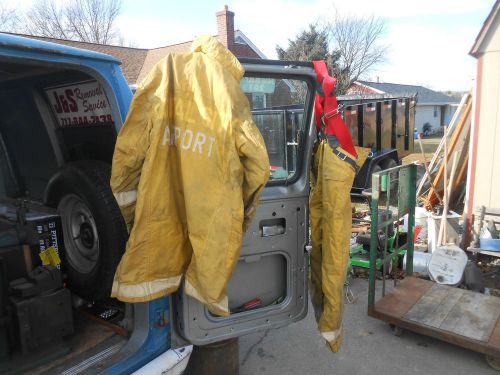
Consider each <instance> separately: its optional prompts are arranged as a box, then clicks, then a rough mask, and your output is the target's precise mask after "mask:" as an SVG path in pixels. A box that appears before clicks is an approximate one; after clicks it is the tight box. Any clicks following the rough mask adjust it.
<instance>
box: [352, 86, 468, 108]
mask: <svg viewBox="0 0 500 375" xmlns="http://www.w3.org/2000/svg"><path fill="white" fill-rule="evenodd" d="M356 83H358V84H361V85H363V86H365V87H368V88H372V89H374V90H375V92H376V93H378V94H392V95H415V94H416V95H417V100H418V104H419V105H425V104H431V105H432V104H434V105H440V104H454V103H458V101H457V100H456V99H455V98H453V97H451V96H448V95H445V94H443V93H440V92H437V91H433V90H431V89H428V88H426V87H423V86H416V85H402V84H399V83H386V82H368V81H356V82H355V84H356Z"/></svg>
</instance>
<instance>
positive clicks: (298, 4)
mask: <svg viewBox="0 0 500 375" xmlns="http://www.w3.org/2000/svg"><path fill="white" fill-rule="evenodd" d="M222 1H223V2H221V1H213V0H204V1H203V0H199V1H187V0H186V1H178V0H176V1H168V0H142V1H137V0H123V12H122V14H121V16H120V18H119V20H118V23H119V25H120V29H121V31H122V33H123V34H124V36H125V39H126V40H128V41H130V42H132V43H134V45H136V46H140V47H159V46H163V45H169V44H173V43H179V42H183V41H187V40H192V39H193V38H194V37H196V36H197V35H202V34H212V35H215V34H216V33H217V26H216V18H215V13H216V12H217V11H219V10H222V9H223V7H224V5H225V4H227V5H228V6H229V10H231V11H233V12H234V13H235V21H234V23H235V28H236V29H239V30H241V31H242V32H243V33H244V34H245V35H246V36H247V37H248V38H249V39H250V40H251V41H252V42H253V43H254V44H255V45H256V46H257V47H258V48H259V49H260V50H261V51H262V52H263V53H264V54H265V55H266V56H267V57H268V58H276V52H275V47H276V45H277V44H278V45H280V46H282V47H286V46H287V45H288V40H289V39H293V38H294V37H295V36H296V35H297V34H298V33H300V31H302V30H304V29H306V28H307V26H308V25H309V24H310V23H314V22H316V21H317V20H318V19H320V18H322V17H325V18H328V14H329V13H330V14H331V13H332V9H333V7H332V6H333V5H334V6H335V8H336V9H337V10H338V11H339V12H341V13H342V14H354V15H367V16H369V15H375V16H376V17H379V18H382V19H384V20H385V22H386V25H387V32H386V34H385V35H384V36H383V42H384V43H386V44H387V45H389V54H388V56H387V62H386V63H385V64H383V65H380V66H378V67H376V68H375V69H373V70H372V71H370V72H369V73H368V74H367V75H366V76H365V77H364V78H365V79H368V80H376V79H377V77H378V78H379V80H380V82H392V83H403V84H415V85H423V86H426V87H429V88H431V89H435V90H453V91H465V90H469V89H470V88H471V87H472V85H473V79H474V77H475V66H476V60H475V59H474V58H472V57H471V56H469V55H468V52H469V50H470V48H471V47H472V44H473V43H474V40H475V38H476V36H477V34H478V33H479V30H480V29H481V26H482V24H483V22H484V20H485V19H486V17H487V15H488V13H489V11H490V10H491V8H492V6H493V4H494V0H418V1H411V2H410V1H404V0H399V1H397V0H379V1H373V0H372V1H370V0H349V1H345V0H344V1H332V0H329V1H326V0H304V1H298V0H293V1H291V0H222Z"/></svg>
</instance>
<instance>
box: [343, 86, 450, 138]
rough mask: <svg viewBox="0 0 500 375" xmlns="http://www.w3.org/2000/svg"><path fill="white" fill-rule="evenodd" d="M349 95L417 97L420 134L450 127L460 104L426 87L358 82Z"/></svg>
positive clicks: (349, 91)
mask: <svg viewBox="0 0 500 375" xmlns="http://www.w3.org/2000/svg"><path fill="white" fill-rule="evenodd" d="M347 93H348V94H358V95H366V94H383V95H395V96H399V95H417V108H416V111H415V129H416V130H417V131H418V132H419V133H423V132H424V131H425V130H427V129H430V130H431V131H436V130H439V129H440V128H441V127H442V126H444V125H448V123H449V122H450V120H451V118H452V116H453V114H454V113H455V110H456V109H457V106H458V104H459V101H458V100H457V99H456V98H453V97H451V96H448V95H444V94H442V93H440V92H437V91H433V90H430V89H428V88H426V87H423V86H414V85H402V84H397V83H385V82H368V81H356V82H354V83H353V84H352V85H351V86H350V87H349V89H348V91H347ZM427 124H428V125H427ZM429 126H430V128H429ZM424 128H425V129H424Z"/></svg>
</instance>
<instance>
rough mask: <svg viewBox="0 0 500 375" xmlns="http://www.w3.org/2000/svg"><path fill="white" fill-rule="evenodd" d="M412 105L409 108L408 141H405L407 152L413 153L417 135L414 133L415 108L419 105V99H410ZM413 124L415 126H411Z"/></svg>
mask: <svg viewBox="0 0 500 375" xmlns="http://www.w3.org/2000/svg"><path fill="white" fill-rule="evenodd" d="M409 102H410V105H409V108H408V112H409V116H408V120H409V121H408V128H407V129H406V134H407V142H406V143H405V151H406V152H407V154H411V153H412V152H413V147H414V143H415V136H414V134H413V131H414V126H415V110H416V106H417V101H416V100H415V99H409ZM411 125H413V127H411Z"/></svg>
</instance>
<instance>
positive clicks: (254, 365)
mask: <svg viewBox="0 0 500 375" xmlns="http://www.w3.org/2000/svg"><path fill="white" fill-rule="evenodd" d="M352 290H353V293H354V295H355V297H356V301H355V303H353V304H347V305H346V307H345V313H344V327H345V331H344V336H345V337H344V345H343V347H342V349H341V351H340V352H339V353H336V354H334V353H331V352H330V351H329V350H328V349H327V347H326V346H325V343H324V341H323V340H322V338H321V336H320V335H319V333H318V331H317V328H316V322H315V320H314V314H313V312H312V307H311V306H310V307H309V313H308V315H307V317H306V318H305V319H304V320H302V321H300V322H298V323H295V324H291V325H289V326H287V327H284V328H281V329H276V330H268V331H265V332H260V333H256V334H251V335H248V336H244V337H241V338H240V375H258V374H273V375H281V374H287V375H288V374H290V375H294V374H297V375H299V374H300V375H305V374H314V375H322V374H325V375H326V374H329V375H330V374H345V375H365V374H366V375H379V374H380V375H406V374H425V375H434V374H439V375H447V374H450V375H452V374H453V375H476V374H477V375H479V374H481V375H489V374H491V375H494V374H495V375H498V374H499V372H497V371H495V370H493V369H492V368H490V367H489V366H488V365H487V363H486V361H485V359H484V357H483V355H481V354H478V353H475V352H472V351H469V350H465V349H462V348H459V347H457V346H454V345H451V344H447V343H444V342H441V341H438V340H435V339H432V338H429V337H426V336H422V335H418V334H415V333H411V332H407V331H406V332H404V333H403V335H402V336H401V337H396V336H394V335H393V334H392V332H391V330H390V328H389V327H388V325H387V324H386V323H384V322H382V321H379V320H376V319H373V318H370V317H368V316H367V314H366V308H367V298H368V297H367V290H368V281H367V280H365V279H355V280H354V281H353V285H352Z"/></svg>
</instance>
